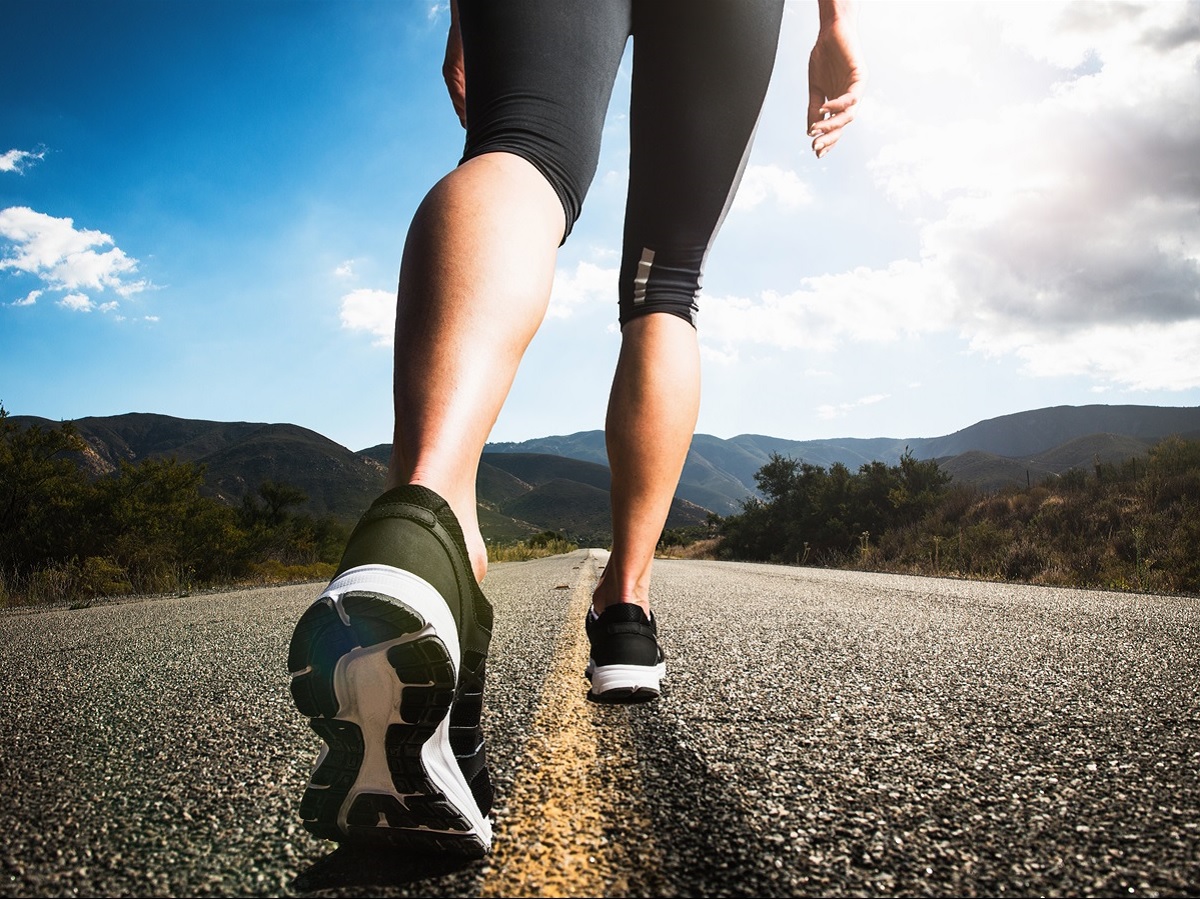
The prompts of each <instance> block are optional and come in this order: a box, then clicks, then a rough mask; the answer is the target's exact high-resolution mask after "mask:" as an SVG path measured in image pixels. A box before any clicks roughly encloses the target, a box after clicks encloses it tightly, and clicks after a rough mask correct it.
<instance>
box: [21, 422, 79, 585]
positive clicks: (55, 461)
mask: <svg viewBox="0 0 1200 900" xmlns="http://www.w3.org/2000/svg"><path fill="white" fill-rule="evenodd" d="M86 447H87V445H86V444H85V443H84V441H83V438H81V437H80V436H79V435H78V433H77V432H76V431H75V429H74V427H73V426H72V425H70V423H65V424H63V425H60V426H59V427H57V428H42V427H41V426H39V425H30V426H28V427H26V428H20V427H18V426H17V425H16V424H14V423H13V422H12V421H10V420H9V417H8V412H7V410H5V409H4V407H3V406H2V405H0V564H3V565H4V566H5V567H6V568H9V569H12V570H14V571H16V572H18V573H27V572H29V571H32V570H33V569H34V568H37V567H40V566H42V565H44V564H46V563H47V562H52V561H58V560H64V559H70V558H71V556H72V555H73V553H74V551H75V549H76V537H77V532H78V526H79V518H80V508H81V506H82V503H83V500H84V497H85V494H86V491H87V481H86V479H85V478H84V476H83V473H82V472H81V471H80V468H79V466H78V465H77V464H76V462H75V461H74V460H72V459H71V458H70V454H72V453H80V452H82V451H83V450H84V449H85V448H86Z"/></svg>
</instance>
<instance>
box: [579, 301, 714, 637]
mask: <svg viewBox="0 0 1200 900" xmlns="http://www.w3.org/2000/svg"><path fill="white" fill-rule="evenodd" d="M699 408H700V358H699V352H698V348H697V342H696V329H694V328H693V327H692V326H691V325H690V324H689V323H688V322H686V321H684V320H683V319H681V318H679V317H677V316H673V315H665V314H661V313H660V314H656V315H648V316H641V317H639V318H637V319H634V320H633V321H631V322H630V323H629V324H628V325H627V326H626V327H625V329H624V331H623V332H622V334H621V355H620V358H619V359H618V361H617V372H616V375H615V377H614V378H613V387H612V394H611V396H610V398H609V404H608V420H607V423H606V428H605V441H606V443H607V446H608V460H609V465H610V466H611V467H612V473H613V479H612V511H613V549H612V556H611V557H610V558H609V562H608V566H607V568H606V569H605V572H604V577H603V578H602V579H601V581H600V584H599V585H597V587H596V593H595V595H594V597H593V606H594V607H595V609H596V612H597V613H600V612H602V611H603V610H604V609H605V608H606V607H608V606H610V605H612V604H614V603H636V604H638V605H639V606H641V607H642V608H643V609H644V610H645V611H646V612H649V610H650V568H651V565H652V564H653V561H654V548H655V547H656V546H657V545H658V539H659V536H660V535H661V533H662V529H663V524H664V523H665V522H666V520H667V514H668V513H669V512H670V508H671V500H672V499H673V498H674V496H675V488H676V486H677V485H678V483H679V473H680V472H681V471H682V469H683V463H684V460H685V459H686V457H687V452H688V447H689V446H691V442H692V432H693V431H694V430H695V428H696V416H697V414H698V412H699Z"/></svg>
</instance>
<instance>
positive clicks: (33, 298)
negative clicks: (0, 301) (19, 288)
mask: <svg viewBox="0 0 1200 900" xmlns="http://www.w3.org/2000/svg"><path fill="white" fill-rule="evenodd" d="M42 293H43V291H30V292H29V293H28V294H26V295H25V296H24V297H22V298H21V299H20V300H14V301H13V302H12V303H11V304H9V305H10V306H33V305H34V304H35V303H37V301H38V297H40V296H42Z"/></svg>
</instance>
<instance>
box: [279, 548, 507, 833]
mask: <svg viewBox="0 0 1200 900" xmlns="http://www.w3.org/2000/svg"><path fill="white" fill-rule="evenodd" d="M459 658H460V657H459V641H458V630H457V628H456V626H455V624H454V619H453V617H452V615H451V613H450V610H449V608H448V607H447V606H446V603H445V601H444V600H443V599H442V597H441V595H440V594H439V593H438V592H437V590H436V589H435V588H434V587H433V586H432V585H430V584H429V582H427V581H425V580H424V579H423V578H420V577H419V576H417V575H414V574H412V573H411V572H405V571H403V570H401V569H396V568H393V567H391V566H380V565H369V566H359V567H357V568H354V569H349V570H347V571H346V572H343V573H342V574H341V575H339V576H338V577H337V578H335V579H334V581H333V582H332V583H331V584H330V585H329V587H328V588H326V589H325V592H324V593H322V594H321V596H320V597H318V598H317V600H316V602H314V603H313V605H312V606H310V607H309V608H308V610H307V611H306V612H305V613H304V615H303V616H301V618H300V621H299V623H298V624H297V625H296V630H295V633H294V634H293V635H292V642H291V647H290V650H289V653H288V668H289V670H290V671H291V674H292V697H293V699H294V700H295V703H296V707H297V709H299V710H300V712H301V713H302V714H303V715H305V716H308V717H309V719H310V724H311V725H312V728H313V730H314V731H315V732H316V733H317V734H318V735H319V736H320V738H321V740H322V741H324V743H325V746H324V748H323V749H322V750H321V753H320V756H319V757H318V758H317V762H316V766H315V767H314V770H313V774H312V776H311V779H310V781H309V784H308V788H307V790H306V791H305V793H304V799H303V800H302V801H301V804H300V818H301V820H302V821H303V823H304V827H305V828H306V829H307V830H308V831H310V832H311V833H312V834H314V835H315V836H317V837H319V838H324V839H327V840H333V841H340V842H343V843H346V842H369V843H382V844H387V845H391V846H394V847H402V848H411V849H418V850H427V851H433V852H438V853H443V854H454V855H462V856H468V857H479V856H483V855H484V854H486V853H487V851H488V849H489V847H490V846H491V839H492V832H491V823H490V822H489V821H488V819H487V818H486V817H485V816H484V815H482V814H481V813H480V811H479V807H478V806H477V805H476V803H475V800H474V797H473V796H472V794H471V790H470V788H469V787H468V785H467V783H466V780H465V779H464V778H463V775H462V771H461V769H460V768H459V765H458V762H457V760H456V759H455V757H454V752H453V750H452V749H451V747H450V736H449V735H450V731H449V729H450V715H449V714H450V706H451V704H452V703H453V701H454V692H455V686H456V685H457V683H458V666H459Z"/></svg>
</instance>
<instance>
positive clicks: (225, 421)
mask: <svg viewBox="0 0 1200 900" xmlns="http://www.w3.org/2000/svg"><path fill="white" fill-rule="evenodd" d="M1089 407H1102V408H1115V407H1139V408H1142V407H1144V408H1147V409H1165V410H1184V409H1200V404H1198V405H1197V406H1158V405H1150V404H1131V403H1089V404H1081V405H1073V404H1057V405H1055V406H1046V407H1037V408H1035V409H1025V410H1017V411H1016V412H1012V413H1004V414H1001V415H999V416H990V417H988V418H985V419H976V420H975V421H972V422H970V423H969V424H967V425H962V426H960V427H958V428H954V429H952V430H950V431H947V432H944V433H939V434H921V435H918V434H906V435H892V434H874V435H865V436H858V435H835V436H833V437H826V438H805V437H787V436H785V435H781V434H768V433H766V432H754V431H743V432H738V433H737V434H731V435H728V436H725V435H718V434H712V433H711V432H706V431H699V430H697V431H695V432H693V433H692V436H693V438H694V437H697V436H701V437H712V438H716V439H717V440H722V441H732V440H735V439H737V438H739V437H752V438H768V439H771V440H779V441H786V442H788V443H824V442H830V441H909V440H915V441H928V440H937V439H939V438H945V437H950V436H952V435H955V434H957V433H958V432H960V431H965V430H966V429H968V428H971V427H973V426H975V425H980V424H983V423H984V422H990V421H994V420H996V419H1003V418H1007V417H1010V416H1020V415H1022V414H1026V413H1037V412H1045V411H1050V410H1055V409H1086V408H1089ZM0 408H3V409H5V412H6V413H8V415H9V416H12V417H25V416H27V417H30V418H40V419H43V420H46V421H50V422H58V423H59V424H62V423H74V422H77V421H80V420H83V419H109V418H123V417H126V416H163V417H166V418H171V419H178V420H180V421H193V422H211V423H213V424H218V425H235V424H240V425H265V426H279V425H291V426H294V427H298V428H305V429H307V430H309V431H311V432H313V433H315V434H318V435H320V436H321V437H324V438H326V439H328V440H331V441H333V442H334V443H337V444H338V445H339V446H341V447H343V448H344V449H346V450H349V451H350V452H352V453H356V454H362V453H365V452H366V451H368V450H374V449H376V448H378V447H384V446H390V445H391V443H392V442H391V441H377V442H375V443H373V444H367V445H364V446H361V447H355V446H351V445H349V444H343V443H341V442H340V441H337V440H336V439H335V438H334V437H333V436H332V435H328V434H325V433H324V432H321V431H319V430H317V429H313V428H308V426H305V425H301V424H300V423H298V422H285V421H257V420H248V419H236V420H234V419H193V418H191V417H187V416H174V415H171V414H169V413H156V412H124V413H113V414H108V415H103V416H93V415H85V416H78V417H77V418H75V419H62V420H54V419H49V418H48V417H46V416H39V415H37V414H34V413H12V412H10V411H9V410H7V409H6V408H4V405H3V402H2V401H0ZM603 431H604V429H603V428H584V429H580V430H578V431H572V432H563V433H555V434H542V435H535V436H531V437H525V438H520V439H517V440H511V441H508V440H506V441H497V440H489V441H488V443H487V445H485V447H484V452H485V453H486V452H487V447H490V446H492V445H493V444H524V443H529V442H532V441H541V440H548V439H550V438H570V437H575V436H578V435H580V434H594V433H603ZM1047 449H1049V448H1047Z"/></svg>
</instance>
